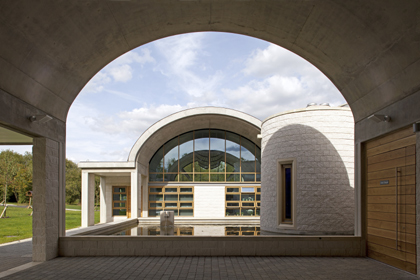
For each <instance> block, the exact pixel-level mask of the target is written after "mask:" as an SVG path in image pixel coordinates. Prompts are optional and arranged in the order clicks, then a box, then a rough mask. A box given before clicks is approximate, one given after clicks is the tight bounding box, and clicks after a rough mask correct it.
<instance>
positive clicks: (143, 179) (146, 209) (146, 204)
mask: <svg viewBox="0 0 420 280" xmlns="http://www.w3.org/2000/svg"><path fill="white" fill-rule="evenodd" d="M148 178H149V177H148V176H145V175H141V185H142V186H143V193H142V194H141V199H142V203H143V218H147V217H148V216H149V181H148Z"/></svg>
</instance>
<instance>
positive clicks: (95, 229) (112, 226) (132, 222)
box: [69, 218, 138, 236]
mask: <svg viewBox="0 0 420 280" xmlns="http://www.w3.org/2000/svg"><path fill="white" fill-rule="evenodd" d="M137 223H138V221H137V218H132V219H125V220H122V221H115V222H110V223H106V224H97V225H94V226H91V227H85V228H79V229H77V230H75V231H73V232H71V233H70V234H69V235H71V236H79V235H83V236H84V235H97V234H111V233H114V232H117V231H118V230H124V229H127V228H130V227H134V226H136V225H137Z"/></svg>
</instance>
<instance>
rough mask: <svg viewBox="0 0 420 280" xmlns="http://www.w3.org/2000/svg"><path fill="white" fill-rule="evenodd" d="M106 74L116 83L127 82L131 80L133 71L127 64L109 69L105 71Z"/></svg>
mask: <svg viewBox="0 0 420 280" xmlns="http://www.w3.org/2000/svg"><path fill="white" fill-rule="evenodd" d="M107 72H108V73H109V74H110V75H111V76H112V77H113V78H114V81H116V82H127V81H129V80H131V78H133V73H132V72H133V69H132V68H131V67H130V65H128V64H123V65H120V66H115V67H111V68H109V69H108V70H107Z"/></svg>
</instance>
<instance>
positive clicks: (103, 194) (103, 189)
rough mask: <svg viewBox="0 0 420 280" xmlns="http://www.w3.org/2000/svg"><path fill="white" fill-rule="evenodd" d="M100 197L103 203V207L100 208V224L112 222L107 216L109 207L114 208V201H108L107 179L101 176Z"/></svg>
mask: <svg viewBox="0 0 420 280" xmlns="http://www.w3.org/2000/svg"><path fill="white" fill-rule="evenodd" d="M99 189H100V191H99V193H100V194H99V195H100V203H101V207H100V211H101V212H100V222H101V223H108V222H110V221H109V220H108V216H109V215H107V209H108V208H109V207H111V208H112V201H107V199H106V177H103V176H101V178H100V184H99Z"/></svg>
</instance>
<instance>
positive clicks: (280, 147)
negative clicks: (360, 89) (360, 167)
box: [261, 106, 354, 234]
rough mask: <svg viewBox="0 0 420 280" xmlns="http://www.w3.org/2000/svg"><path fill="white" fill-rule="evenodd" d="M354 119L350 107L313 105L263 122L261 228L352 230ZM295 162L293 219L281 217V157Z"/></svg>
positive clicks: (348, 231) (294, 231)
mask: <svg viewBox="0 0 420 280" xmlns="http://www.w3.org/2000/svg"><path fill="white" fill-rule="evenodd" d="M353 131H354V121H353V117H352V114H351V111H350V109H348V108H342V107H338V108H337V107H336V108H331V107H328V106H311V107H308V108H306V109H302V110H294V111H289V112H286V113H283V114H279V115H276V116H273V117H271V118H268V119H267V120H265V121H264V122H263V125H262V132H261V133H262V137H263V138H262V167H261V169H262V182H261V191H262V193H261V196H262V197H261V229H262V230H266V231H276V232H287V233H300V234H308V233H309V234H310V233H322V234H335V233H337V234H343V233H346V234H351V233H353V230H354V136H353ZM284 159H294V160H295V167H296V174H295V179H296V186H295V190H294V191H295V198H294V202H293V204H294V206H295V216H294V218H293V220H294V225H293V226H292V227H291V226H283V225H280V221H279V207H281V204H280V203H279V201H280V199H279V197H278V196H279V193H278V188H279V183H278V180H279V177H278V176H279V174H278V161H280V160H284Z"/></svg>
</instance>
